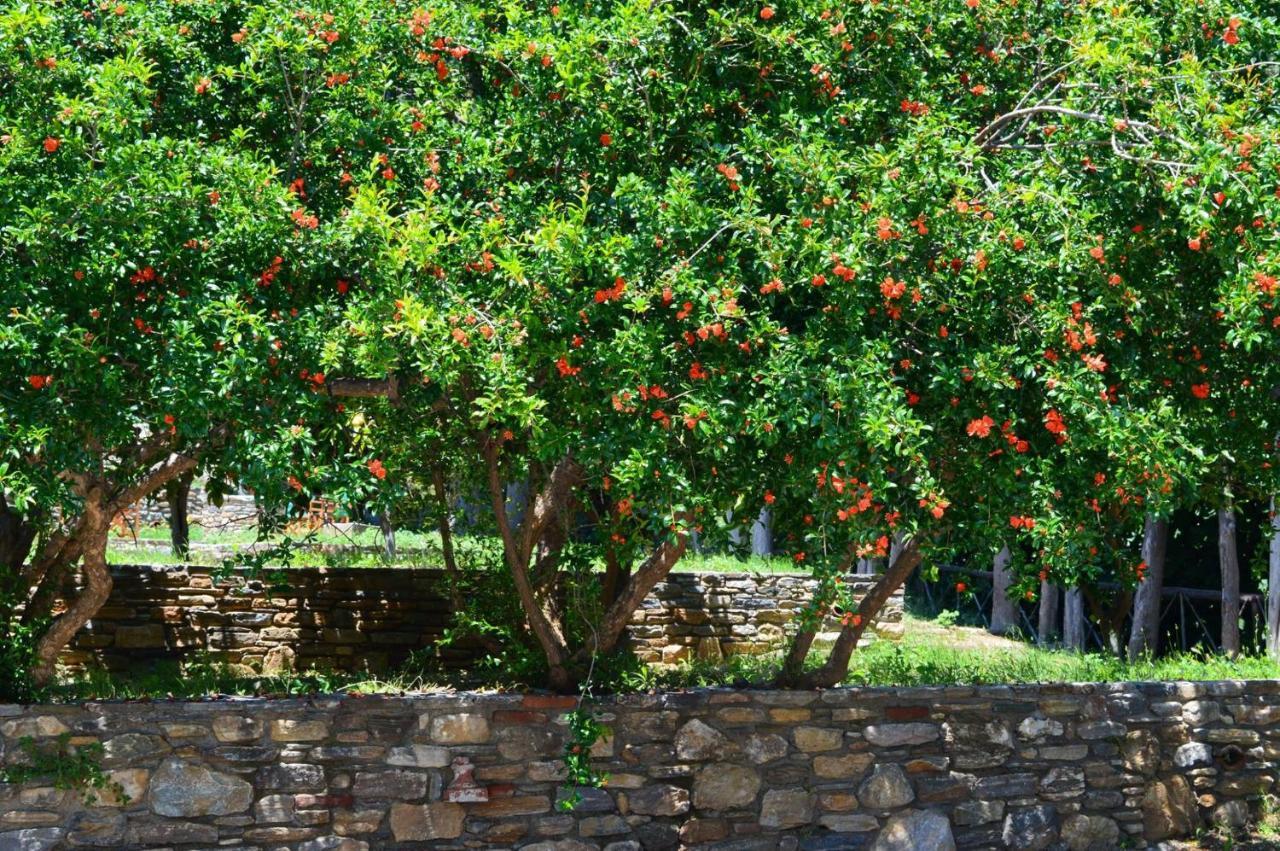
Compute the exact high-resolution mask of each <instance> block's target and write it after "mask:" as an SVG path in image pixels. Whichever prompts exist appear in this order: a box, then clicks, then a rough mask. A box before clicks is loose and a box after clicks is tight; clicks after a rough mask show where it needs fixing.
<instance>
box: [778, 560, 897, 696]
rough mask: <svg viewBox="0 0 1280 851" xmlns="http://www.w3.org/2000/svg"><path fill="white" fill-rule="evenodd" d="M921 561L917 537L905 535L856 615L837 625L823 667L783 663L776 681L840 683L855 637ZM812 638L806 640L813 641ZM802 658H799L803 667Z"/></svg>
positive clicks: (805, 685)
mask: <svg viewBox="0 0 1280 851" xmlns="http://www.w3.org/2000/svg"><path fill="white" fill-rule="evenodd" d="M919 564H920V544H919V542H918V540H917V539H916V538H914V537H913V538H908V539H907V540H905V541H901V542H898V543H897V546H895V547H894V548H893V551H892V552H891V553H890V556H889V566H888V567H887V568H886V569H885V572H884V573H883V574H881V576H880V578H879V580H877V582H876V584H875V585H873V586H871V589H870V590H869V591H868V592H867V594H866V596H864V597H863V598H862V601H861V602H860V603H859V604H858V608H857V611H855V612H854V615H855V617H852V618H850V619H849V622H848V623H846V624H844V625H843V626H842V627H841V628H840V634H839V636H837V638H836V642H835V644H834V645H832V647H831V655H830V656H828V657H827V661H826V662H824V663H823V664H822V667H820V668H818V669H817V670H816V671H813V672H811V673H804V671H803V670H799V671H797V670H796V669H795V666H792V667H791V668H790V669H788V667H787V666H785V665H784V668H783V672H782V673H781V674H780V675H779V682H780V684H783V685H794V686H799V687H801V688H830V687H832V686H835V685H837V684H839V683H840V681H841V680H843V679H844V678H845V675H846V674H848V673H849V660H850V659H851V658H852V656H853V651H854V648H855V647H857V646H858V640H859V639H860V638H862V633H863V632H865V631H866V629H867V627H868V626H870V625H871V622H872V621H873V620H874V619H875V617H876V616H877V615H879V614H880V610H881V609H883V608H884V604H885V603H887V602H888V600H889V598H890V597H891V596H893V594H894V592H896V591H897V590H898V589H899V588H901V587H902V586H903V584H904V583H905V582H906V581H907V579H908V577H910V576H911V571H913V570H915V569H916V566H917V565H919ZM812 641H813V639H812V638H810V639H809V643H812ZM799 645H800V642H796V643H795V644H794V645H793V650H795V652H796V653H797V654H798V652H799V650H798V647H799ZM807 651H808V647H807V646H806V647H805V655H807ZM791 655H792V654H791V653H788V657H789V658H788V662H791V661H792V659H791V658H790V657H791ZM803 661H804V659H803V657H801V658H800V662H801V665H800V666H799V667H800V668H803Z"/></svg>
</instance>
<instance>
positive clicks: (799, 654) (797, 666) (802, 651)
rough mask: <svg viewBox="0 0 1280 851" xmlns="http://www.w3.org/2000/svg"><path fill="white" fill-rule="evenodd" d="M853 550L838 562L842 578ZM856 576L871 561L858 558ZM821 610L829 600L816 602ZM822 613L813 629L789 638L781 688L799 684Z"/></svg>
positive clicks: (783, 664) (846, 571) (850, 564)
mask: <svg viewBox="0 0 1280 851" xmlns="http://www.w3.org/2000/svg"><path fill="white" fill-rule="evenodd" d="M854 559H855V556H854V549H853V548H852V547H850V548H849V551H848V552H847V553H846V554H845V556H844V558H843V559H842V560H841V562H840V566H839V568H837V570H836V573H837V574H838V575H840V576H844V575H845V574H847V573H848V572H849V568H850V567H851V566H852V565H853V564H854V563H855V561H854ZM856 564H857V566H858V575H859V576H866V575H869V574H864V573H863V572H862V571H863V569H864V566H872V565H873V564H874V560H873V559H868V558H860V559H857V561H856ZM817 602H818V604H819V606H820V608H821V610H825V609H826V606H827V604H828V603H830V602H831V601H830V600H827V599H823V600H819V601H817ZM822 618H823V614H822V611H819V613H818V621H817V625H816V626H814V627H813V628H805V627H803V626H801V627H799V628H798V629H797V630H796V633H795V635H793V636H791V643H790V644H789V645H788V647H787V653H786V656H784V657H783V660H782V668H781V669H780V670H779V671H778V676H777V678H776V683H777V685H778V686H780V687H783V688H792V687H794V686H795V685H796V684H797V683H799V682H800V675H801V674H802V673H803V672H804V663H805V661H806V660H807V659H808V658H809V650H810V649H811V648H812V647H813V640H814V638H816V637H817V635H818V627H820V626H821V625H822Z"/></svg>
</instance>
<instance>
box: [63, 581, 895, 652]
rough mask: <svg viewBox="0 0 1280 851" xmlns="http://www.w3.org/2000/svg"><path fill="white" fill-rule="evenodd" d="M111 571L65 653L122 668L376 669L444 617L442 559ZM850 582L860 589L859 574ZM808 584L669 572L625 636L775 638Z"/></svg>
mask: <svg viewBox="0 0 1280 851" xmlns="http://www.w3.org/2000/svg"><path fill="white" fill-rule="evenodd" d="M112 576H113V577H114V580H115V586H114V589H113V590H112V592H111V598H110V599H109V600H108V601H107V604H106V606H104V607H103V608H102V610H101V611H100V612H99V613H98V615H97V617H95V618H94V619H93V621H92V622H91V623H90V624H89V625H88V626H86V627H85V629H84V630H82V631H81V632H80V634H79V635H77V636H76V638H75V640H74V642H73V644H72V647H71V649H70V650H69V651H68V652H67V653H66V654H65V655H64V657H63V662H64V663H66V664H68V665H70V666H83V665H89V664H101V665H103V666H105V667H107V668H108V669H111V670H125V669H128V668H130V667H134V666H137V665H139V664H144V665H145V664H150V663H151V662H152V661H154V660H155V659H158V658H175V657H179V658H180V657H184V656H190V655H192V654H195V653H208V654H210V655H211V656H212V657H213V658H216V659H220V660H222V661H225V662H227V663H228V664H231V665H243V666H247V667H250V668H253V669H255V670H263V669H266V670H272V671H274V670H279V669H281V668H288V667H292V668H293V669H295V670H307V669H311V668H317V669H322V670H345V671H364V670H368V671H372V672H381V671H385V670H387V669H389V668H392V667H394V666H396V665H398V664H400V663H401V662H403V661H404V660H405V658H406V657H407V656H408V655H409V653H411V652H413V651H415V650H420V649H422V648H428V647H431V646H432V645H433V644H435V643H436V642H437V641H438V640H439V639H440V637H441V635H442V634H443V633H444V631H445V629H447V628H448V625H449V622H450V617H451V608H450V605H449V601H448V599H447V596H448V595H447V593H446V590H445V589H446V585H445V584H444V582H445V577H444V574H443V572H441V571H439V570H430V569H422V570H419V569H413V570H410V569H401V568H387V569H376V568H297V569H291V570H285V571H275V572H272V573H270V574H263V575H261V576H258V577H256V578H250V577H249V576H248V575H246V574H243V573H242V574H238V575H233V576H231V577H229V578H228V579H227V580H224V581H222V582H215V580H214V576H213V575H212V572H211V569H210V568H207V567H173V566H158V565H157V566H133V565H130V566H116V567H113V568H112ZM849 581H850V583H851V584H852V585H853V587H854V590H855V596H857V597H860V596H861V594H862V593H863V590H862V589H865V587H866V586H867V584H868V582H867V580H865V579H856V578H851V579H850V580H849ZM813 591H814V582H813V580H811V579H809V578H807V577H804V576H800V575H751V574H708V573H696V574H695V573H675V574H672V575H671V576H670V577H669V578H668V580H667V581H666V582H664V583H661V584H659V585H658V586H657V587H656V588H655V589H654V591H653V593H652V594H651V595H650V596H649V598H648V599H646V600H645V601H644V605H643V607H642V608H641V609H639V610H638V611H637V612H636V615H635V619H634V621H633V625H632V636H633V640H634V644H635V648H636V651H637V653H639V655H640V656H641V657H642V658H643V659H645V660H646V661H651V662H668V663H670V662H676V661H679V660H681V659H685V658H689V657H692V656H695V655H700V656H702V657H704V658H706V657H711V658H714V657H718V656H720V655H731V654H735V653H760V652H765V651H768V650H775V649H779V648H780V647H781V646H782V645H783V643H784V642H785V640H786V636H787V628H788V624H790V623H791V621H792V620H793V619H794V618H795V616H796V613H797V612H798V611H799V609H800V608H801V607H802V606H803V605H804V604H805V603H806V602H807V601H808V600H809V599H811V595H812V594H813ZM901 619H902V597H901V595H900V594H899V595H898V596H896V597H894V598H893V599H892V600H890V602H889V605H887V606H886V608H885V612H884V614H883V615H882V618H881V624H882V625H881V626H880V627H879V628H880V629H882V630H883V631H884V632H886V633H892V632H893V630H894V629H895V628H898V627H899V626H900V623H901ZM868 635H873V633H872V632H871V631H868ZM441 657H442V660H443V661H444V663H445V664H446V665H462V664H465V663H466V662H468V661H469V660H470V659H471V658H473V657H472V652H471V650H469V649H468V648H466V647H451V648H448V649H443V650H441Z"/></svg>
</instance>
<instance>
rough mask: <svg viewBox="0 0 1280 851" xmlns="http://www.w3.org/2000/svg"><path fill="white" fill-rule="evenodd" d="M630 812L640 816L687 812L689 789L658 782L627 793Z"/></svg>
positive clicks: (670, 814)
mask: <svg viewBox="0 0 1280 851" xmlns="http://www.w3.org/2000/svg"><path fill="white" fill-rule="evenodd" d="M627 803H628V806H629V807H630V808H631V812H633V813H636V814H637V815H642V816H678V815H683V814H684V813H687V812H689V790H687V789H681V788H680V787H679V786H669V785H666V784H659V785H654V786H645V787H644V788H642V789H636V790H635V791H634V792H629V793H628V794H627Z"/></svg>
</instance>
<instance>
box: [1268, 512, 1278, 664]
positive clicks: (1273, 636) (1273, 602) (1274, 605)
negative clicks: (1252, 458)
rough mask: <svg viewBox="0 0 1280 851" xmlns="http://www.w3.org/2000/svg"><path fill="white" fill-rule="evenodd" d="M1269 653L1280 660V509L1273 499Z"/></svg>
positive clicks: (1269, 565) (1269, 569) (1269, 586)
mask: <svg viewBox="0 0 1280 851" xmlns="http://www.w3.org/2000/svg"><path fill="white" fill-rule="evenodd" d="M1267 652H1268V653H1270V654H1271V658H1272V659H1280V508H1278V507H1277V506H1276V498H1275V497H1274V496H1272V497H1271V552H1270V560H1269V562H1268V565H1267Z"/></svg>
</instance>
